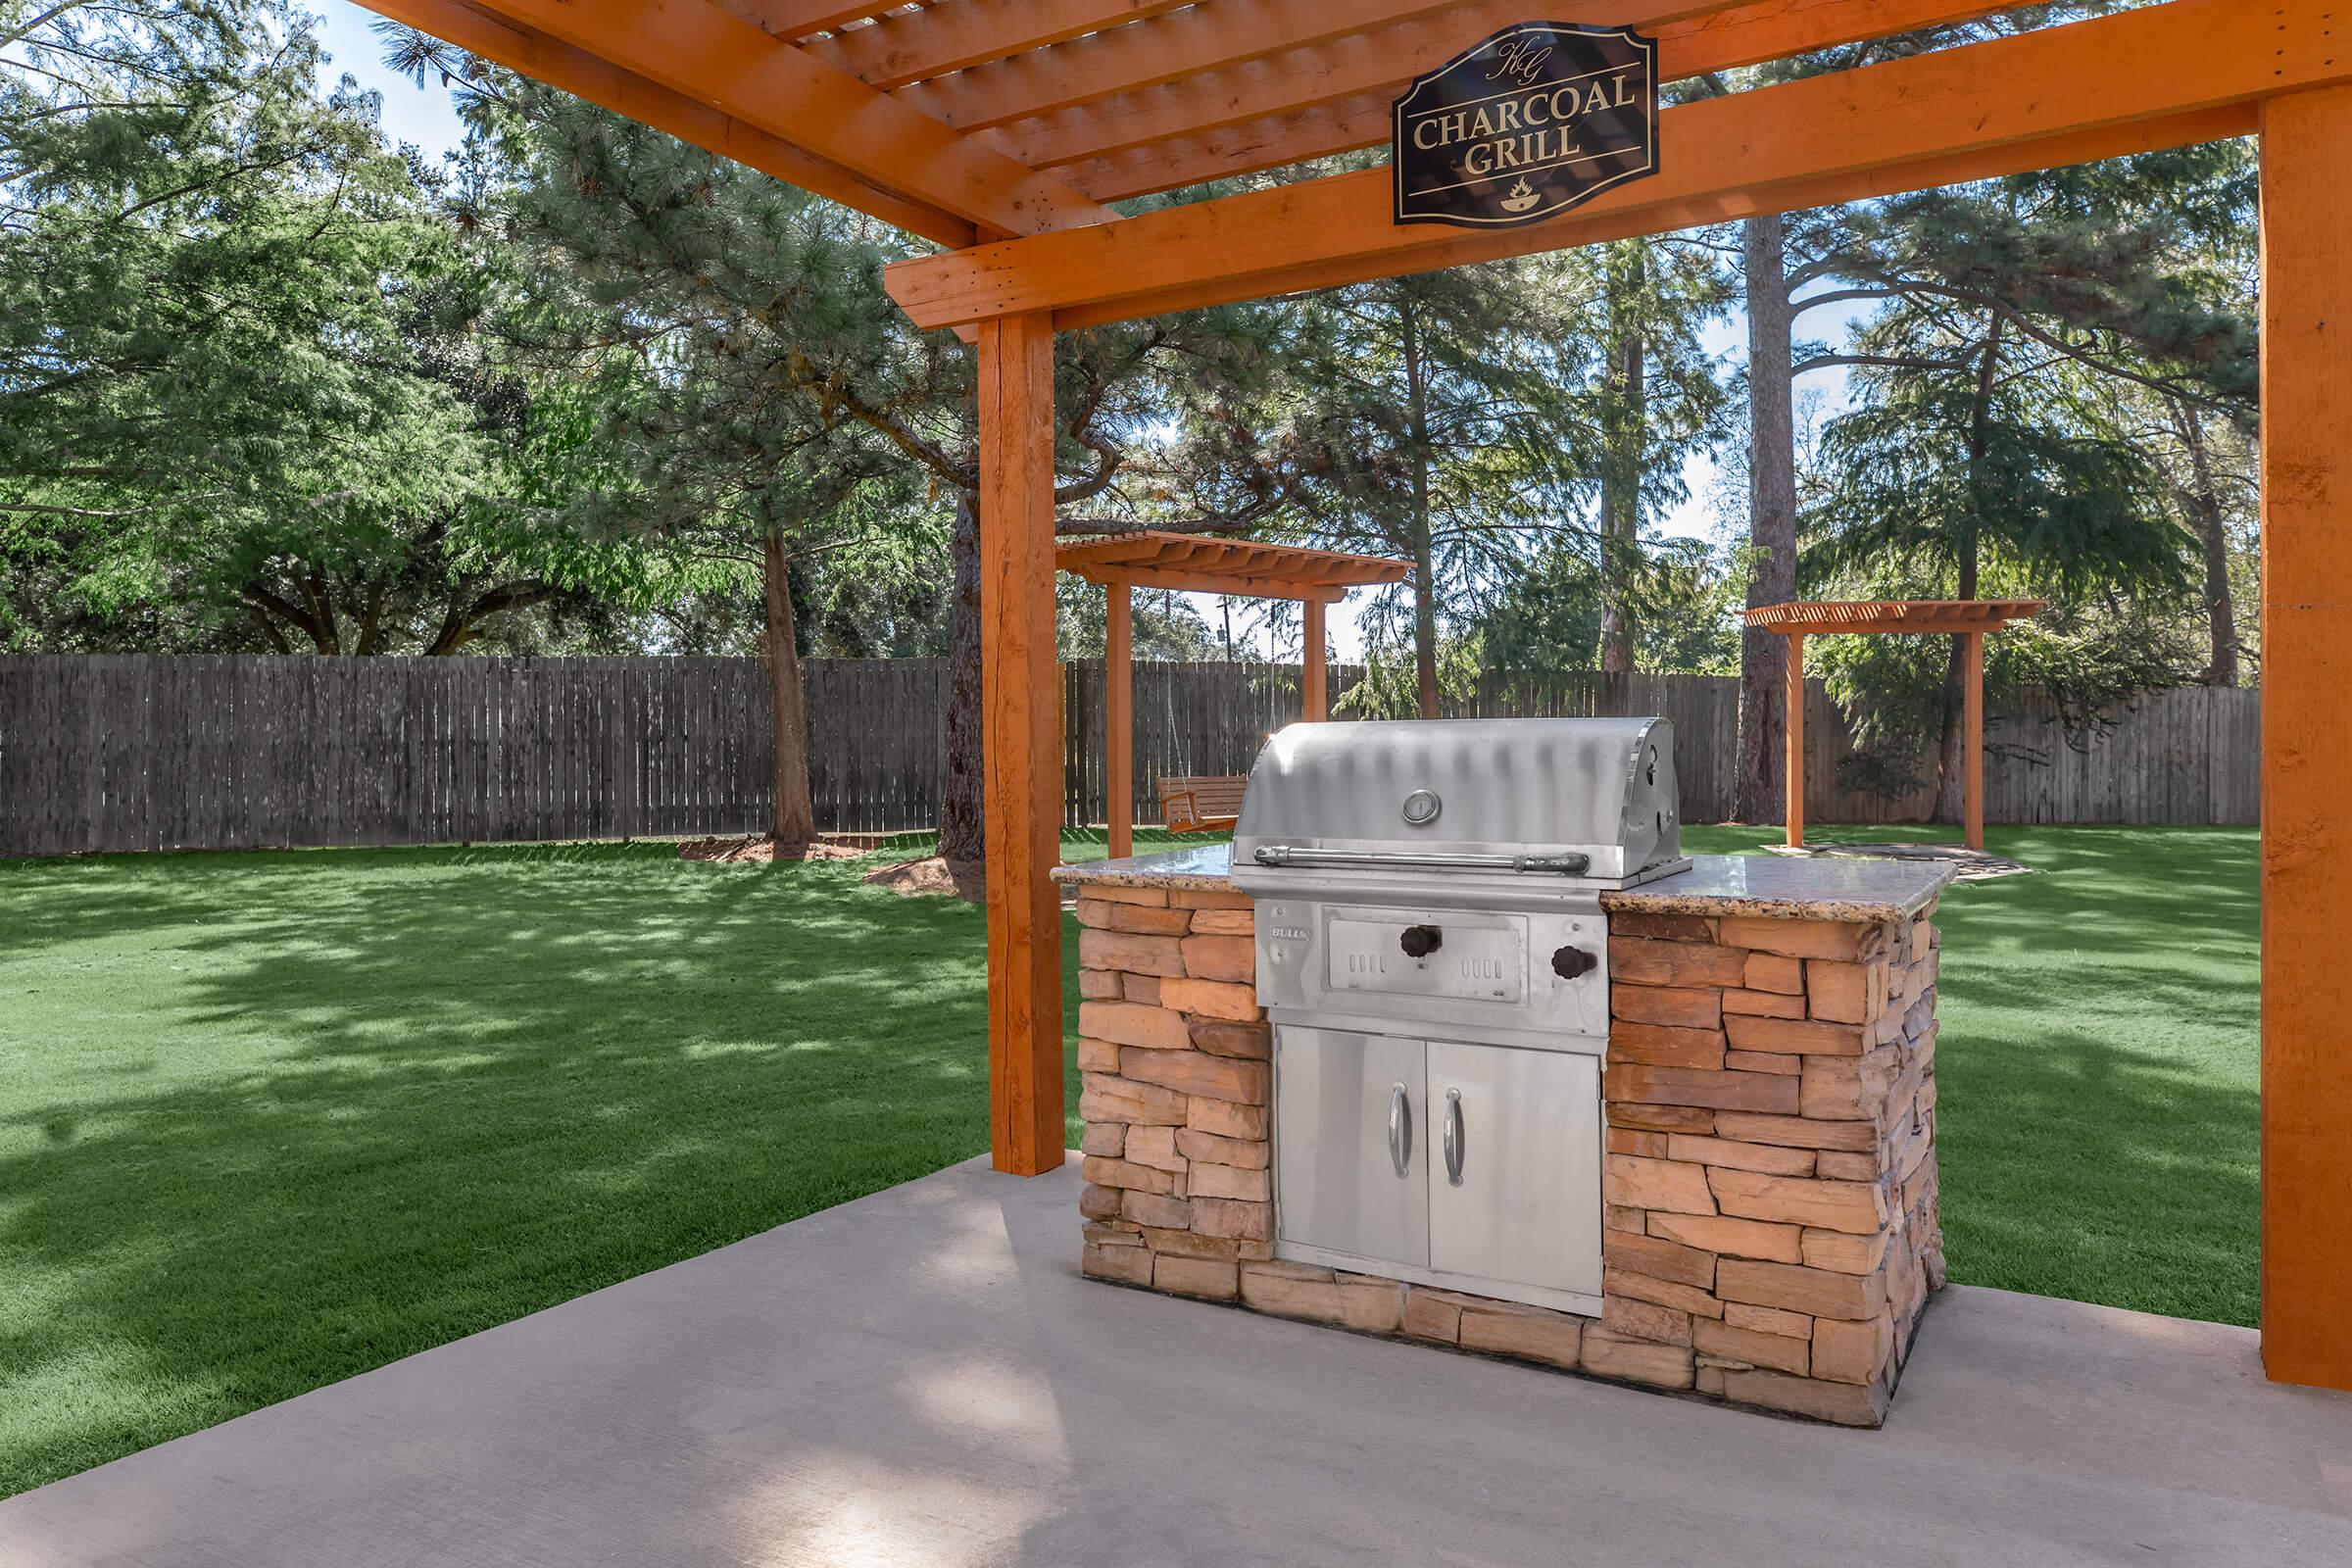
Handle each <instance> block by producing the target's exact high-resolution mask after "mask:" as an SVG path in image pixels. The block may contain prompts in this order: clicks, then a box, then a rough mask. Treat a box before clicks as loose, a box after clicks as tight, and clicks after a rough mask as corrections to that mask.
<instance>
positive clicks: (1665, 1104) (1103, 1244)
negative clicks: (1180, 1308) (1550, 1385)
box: [1078, 884, 1943, 1426]
mask: <svg viewBox="0 0 2352 1568" xmlns="http://www.w3.org/2000/svg"><path fill="white" fill-rule="evenodd" d="M1080 893H1081V897H1080V900H1079V904H1078V918H1079V921H1080V923H1081V925H1082V926H1083V927H1084V928H1085V929H1084V930H1083V931H1082V933H1081V934H1080V937H1079V963H1080V965H1081V970H1082V972H1081V974H1080V977H1079V984H1080V992H1081V995H1082V997H1083V999H1084V1000H1083V1001H1082V1002H1081V1004H1080V1006H1079V1014H1078V1028H1079V1034H1080V1036H1081V1038H1080V1041H1079V1047H1078V1050H1079V1066H1080V1069H1081V1071H1082V1073H1083V1075H1084V1077H1083V1083H1084V1093H1083V1095H1082V1097H1081V1100H1080V1113H1081V1114H1082V1115H1083V1116H1084V1118H1085V1121H1086V1136H1085V1144H1084V1150H1083V1153H1084V1161H1085V1163H1084V1174H1085V1178H1086V1185H1085V1187H1084V1189H1083V1193H1082V1196H1081V1198H1080V1200H1079V1207H1080V1209H1081V1211H1082V1212H1083V1214H1084V1216H1085V1222H1086V1223H1085V1247H1084V1252H1083V1263H1082V1266H1083V1267H1084V1269H1085V1272H1087V1273H1088V1274H1090V1275H1094V1276H1097V1277H1099V1278H1103V1279H1108V1280H1115V1281H1118V1282H1120V1283H1123V1284H1128V1285H1140V1286H1149V1287H1151V1288H1152V1289H1155V1290H1160V1291H1167V1292H1171V1293H1174V1294H1177V1295H1181V1296H1192V1297H1201V1298H1205V1299H1211V1300H1220V1301H1238V1302H1240V1303H1241V1304H1243V1305H1246V1306H1250V1307H1254V1308H1257V1309H1258V1310H1260V1311H1265V1312H1273V1313H1279V1314H1281V1315H1283V1316H1287V1317H1300V1318H1308V1319H1313V1320H1316V1321H1320V1322H1327V1323H1333V1324H1338V1325H1341V1326H1345V1327H1348V1328H1352V1329H1357V1330H1361V1331H1364V1332H1368V1333H1374V1334H1394V1335H1399V1336H1402V1337H1405V1338H1409V1339H1414V1340H1422V1341H1428V1342H1434V1343H1438V1344H1443V1345H1450V1346H1456V1347H1459V1348H1463V1349H1468V1350H1479V1351H1485V1352H1488V1353H1491V1354H1495V1355H1503V1356H1509V1357H1512V1358H1515V1359H1520V1360H1527V1361H1533V1362H1538V1363H1542V1364H1544V1365H1549V1366H1554V1367H1562V1368H1569V1369H1573V1370H1577V1371H1581V1372H1586V1373H1590V1374H1592V1375H1593V1376H1596V1377H1603V1378H1610V1379H1616V1380H1620V1381H1625V1382H1632V1383H1640V1384H1646V1385H1649V1386H1652V1387H1656V1388H1663V1389H1687V1390H1694V1391H1696V1392H1697V1393H1699V1394H1702V1395H1710V1396H1714V1397H1721V1398H1726V1399H1731V1400H1736V1401H1739V1402H1741V1403H1747V1404H1756V1405H1764V1406H1768V1407H1770V1408H1773V1409H1777V1410H1785V1411H1790V1412H1793V1413H1797V1414H1802V1415H1809V1416H1815V1417H1819V1418H1822V1419H1825V1420H1831V1421H1839V1422H1845V1423H1848V1424H1853V1425H1862V1426H1875V1425H1876V1424H1878V1422H1879V1421H1880V1419H1881V1418H1882V1417H1883V1416H1884V1415H1885V1413H1886V1409H1887V1399H1888V1397H1889V1396H1890V1395H1891V1393H1892V1391H1893V1388H1894V1383H1895V1379H1896V1377H1897V1376H1898V1375H1899V1373H1900V1371H1901V1367H1902V1361H1903V1357H1904V1355H1905V1354H1906V1353H1907V1352H1908V1349H1909V1347H1910V1343H1911V1332H1912V1330H1913V1328H1914V1327H1915V1326H1916V1324H1917V1322H1918V1319H1919V1313H1920V1310H1921V1308H1922V1306H1923V1305H1924V1304H1925V1303H1926V1300H1927V1298H1928V1295H1929V1293H1930V1292H1931V1291H1932V1290H1934V1289H1935V1288H1936V1287H1937V1286H1939V1285H1940V1284H1941V1283H1942V1277H1943V1256H1942V1233H1941V1230H1940V1229H1939V1226H1938V1222H1937V1216H1936V1157H1935V1110H1936V1077H1935V1047H1936V941H1937V938H1936V928H1935V926H1934V925H1933V924H1932V922H1931V920H1930V918H1929V915H1928V913H1926V912H1922V913H1921V914H1919V915H1918V916H1917V917H1916V918H1913V919H1910V920H1908V921H1902V922H1842V921H1826V920H1802V919H1760V918H1751V917H1745V916H1732V915H1724V916H1714V915H1698V914H1665V913H1654V912H1635V911H1612V912H1611V914H1610V918H1609V968H1610V980H1611V985H1610V1012H1611V1014H1612V1018H1613V1022H1612V1025H1611V1029H1610V1036H1609V1054H1608V1063H1607V1068H1606V1072H1605V1075H1604V1079H1603V1091H1602V1093H1603V1098H1604V1099H1605V1100H1606V1102H1607V1111H1606V1115H1607V1134H1606V1136H1607V1153H1606V1156H1605V1161H1604V1170H1603V1174H1602V1178H1601V1200H1602V1205H1603V1208H1602V1217H1603V1221H1604V1230H1603V1238H1604V1240H1603V1246H1602V1257H1603V1264H1604V1272H1603V1283H1602V1311H1601V1314H1600V1316H1599V1317H1598V1318H1597V1319H1593V1318H1585V1317H1580V1316H1575V1315H1572V1314H1568V1313H1563V1312H1553V1311H1547V1310H1544V1309H1543V1308H1540V1307H1532V1306H1523V1305H1520V1304H1518V1303H1515V1302H1510V1301H1499V1300H1494V1299H1487V1298H1484V1297H1477V1296H1468V1295H1464V1294H1462V1293H1460V1292H1456V1291H1446V1290H1438V1289H1434V1288H1431V1287H1428V1286H1421V1285H1408V1284H1405V1283H1403V1282H1400V1281H1397V1280H1391V1279H1384V1278H1379V1277H1375V1276H1371V1275H1359V1274H1348V1273H1346V1272H1339V1271H1334V1270H1331V1269H1327V1268H1316V1267H1310V1266H1306V1265H1303V1264H1297V1263H1290V1262H1284V1261H1279V1260H1276V1259H1275V1258H1274V1255H1273V1254H1274V1248H1273V1237H1274V1224H1273V1221H1274V1209H1273V1201H1272V1199H1273V1189H1272V1170H1271V1167H1272V1163H1273V1161H1272V1152H1273V1150H1272V1145H1271V1144H1270V1142H1269V1132H1270V1120H1271V1117H1270V1113H1269V1112H1270V1106H1269V1091H1270V1088H1271V1084H1270V1079H1271V1069H1270V1060H1269V1058H1270V1056H1271V1054H1272V1051H1271V1045H1272V1041H1271V1035H1270V1031H1269V1026H1268V1025H1267V1023H1266V1021H1265V1017H1264V1014H1263V1013H1262V1012H1261V1011H1260V1009H1259V1008H1258V1005H1257V1001H1256V994H1255V990H1254V986H1253V984H1252V977H1253V964H1254V950H1253V944H1252V937H1251V917H1250V902H1249V901H1248V900H1247V899H1245V898H1243V897H1242V896H1240V895H1239V894H1236V893H1232V892H1227V891H1220V890H1215V889H1202V888H1185V887H1164V888H1163V887H1151V886H1125V885H1106V884H1095V885H1087V886H1083V887H1082V888H1081V889H1080Z"/></svg>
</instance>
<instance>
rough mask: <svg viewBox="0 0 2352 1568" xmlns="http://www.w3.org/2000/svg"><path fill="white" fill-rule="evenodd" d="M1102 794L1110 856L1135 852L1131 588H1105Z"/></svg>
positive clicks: (1118, 584)
mask: <svg viewBox="0 0 2352 1568" xmlns="http://www.w3.org/2000/svg"><path fill="white" fill-rule="evenodd" d="M1103 594H1104V596H1105V598H1107V599H1108V601H1109V613H1108V615H1107V617H1106V618H1105V619H1104V622H1103V793H1104V794H1105V795H1107V796H1108V797H1109V802H1108V809H1109V819H1110V854H1111V858H1113V859H1116V858H1120V857H1122V856H1128V855H1133V854H1134V853H1135V640H1134V637H1133V635H1132V630H1133V622H1132V618H1131V610H1130V607H1129V604H1128V591H1127V585H1126V584H1125V583H1123V582H1114V583H1110V584H1108V585H1106V586H1105V587H1104V588H1103Z"/></svg>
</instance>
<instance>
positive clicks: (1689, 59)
mask: <svg viewBox="0 0 2352 1568" xmlns="http://www.w3.org/2000/svg"><path fill="white" fill-rule="evenodd" d="M1479 9H1480V10H1481V11H1482V13H1490V14H1491V15H1490V16H1489V17H1488V20H1489V21H1491V22H1492V23H1493V25H1491V26H1485V27H1480V28H1469V27H1467V26H1465V27H1464V28H1463V29H1462V30H1460V31H1456V30H1454V29H1453V28H1452V27H1451V26H1445V27H1440V26H1438V25H1433V24H1419V25H1407V26H1403V27H1394V28H1390V29H1388V31H1387V32H1386V33H1383V34H1382V35H1381V36H1380V39H1379V40H1377V41H1376V42H1374V43H1373V44H1372V46H1371V47H1369V48H1366V49H1350V50H1348V51H1346V52H1345V53H1344V54H1336V53H1335V56H1334V57H1331V58H1326V59H1324V60H1321V61H1319V62H1310V63H1306V64H1302V65H1301V66H1300V67H1299V69H1298V70H1293V71H1286V70H1284V69H1283V68H1284V66H1285V63H1286V62H1285V60H1283V59H1279V58H1278V59H1275V60H1269V61H1266V62H1263V63H1262V65H1261V66H1260V67H1259V68H1257V69H1254V70H1252V71H1249V72H1222V73H1217V74H1215V75H1212V76H1202V77H1199V78H1196V79H1194V80H1190V81H1186V82H1184V83H1182V84H1180V85H1171V86H1169V87H1167V88H1164V89H1161V90H1160V91H1158V92H1156V93H1153V94H1151V95H1146V96H1142V97H1139V98H1136V99H1133V100H1130V99H1127V98H1119V99H1112V100H1109V101H1106V102H1103V103H1101V104H1096V105H1093V106H1091V107H1090V109H1089V111H1088V113H1087V114H1086V116H1085V117H1083V118H1077V117H1070V118H1067V119H1064V120H1058V121H1055V122H1054V123H1053V124H1052V125H1050V126H1041V127H1040V129H1039V130H1038V131H1037V132H1036V133H1035V134H1030V133H1028V131H1027V127H1026V126H1025V125H1023V124H1014V125H1009V126H1006V127H1005V128H1004V129H1003V130H1002V131H1001V132H1000V133H999V145H1001V146H1002V147H1004V149H1005V151H1006V152H1008V153H1010V154H1012V156H1014V157H1016V158H1019V159H1020V160H1021V161H1022V162H1023V163H1027V164H1032V165H1035V166H1037V167H1039V168H1044V167H1047V166H1049V165H1052V166H1060V167H1056V168H1055V169H1054V172H1055V173H1056V174H1058V175H1060V176H1061V177H1062V178H1063V179H1066V180H1068V181H1069V182H1070V184H1072V185H1073V186H1075V187H1077V188H1078V189H1080V190H1083V191H1085V192H1086V193H1087V194H1088V195H1090V196H1093V197H1094V198H1096V199H1097V200H1098V201H1116V200H1119V199H1121V198H1124V197H1129V196H1141V195H1147V194H1149V193H1151V192H1153V191H1162V190H1175V189H1177V188H1179V187H1181V186H1185V185H1196V184H1200V183H1201V182H1202V181H1204V180H1211V179H1222V178H1228V177H1230V176H1232V175H1235V174H1243V173H1249V172H1252V171H1255V170H1261V169H1277V168H1280V167H1282V166H1283V165H1285V164H1296V163H1300V162H1303V161H1305V160H1307V159H1310V158H1323V157H1328V156H1330V155H1331V154H1333V153H1341V152H1348V151H1351V150H1353V149H1355V148H1358V147H1371V146H1376V145H1378V144H1380V143H1383V142H1385V141H1387V140H1388V139H1389V131H1390V125H1391V103H1392V101H1393V100H1394V99H1395V97H1396V96H1397V93H1398V92H1400V91H1402V90H1403V88H1404V86H1405V85H1406V84H1407V83H1409V82H1410V81H1411V80H1412V78H1413V77H1414V76H1416V75H1419V74H1420V73H1423V72H1425V71H1429V70H1431V69H1433V68H1434V67H1436V66H1439V65H1442V64H1444V63H1445V62H1446V60H1449V59H1451V58H1452V57H1453V56H1454V55H1455V54H1457V53H1459V52H1460V50H1461V48H1462V47H1463V42H1464V40H1465V39H1472V38H1477V37H1479V36H1482V35H1483V34H1484V33H1485V32H1491V31H1496V30H1499V29H1500V28H1501V27H1503V26H1506V25H1509V24H1510V23H1512V22H1515V21H1518V20H1521V18H1520V13H1521V12H1522V11H1523V10H1524V5H1523V4H1522V3H1521V0H1506V3H1504V4H1500V5H1495V6H1491V7H1482V8H1479ZM1555 9H1556V8H1555ZM1604 9H1605V8H1604ZM1690 9H1691V8H1690V7H1688V6H1659V5H1652V6H1650V7H1648V8H1647V9H1646V11H1643V10H1642V7H1641V6H1640V5H1639V4H1638V3H1637V0H1621V3H1620V4H1619V5H1618V6H1617V8H1616V11H1615V13H1613V17H1612V19H1613V20H1616V21H1624V22H1627V23H1628V25H1647V26H1654V27H1655V29H1656V34H1657V40H1658V74H1659V77H1660V79H1662V80H1667V81H1673V80H1679V79H1681V78H1684V77H1689V76H1700V75H1705V74H1707V73H1711V72H1719V71H1732V70H1736V69H1738V68H1740V67H1741V66H1751V65H1755V64H1758V63H1760V62H1762V61H1767V60H1778V59H1782V58H1784V57H1786V56H1789V55H1797V54H1804V53H1807V52H1808V51H1811V50H1815V49H1826V48H1830V47H1833V46H1835V45H1838V44H1844V43H1854V42H1859V41H1861V40H1864V39H1868V38H1879V37H1885V36H1887V35H1889V34H1892V33H1897V32H1907V31H1910V30H1913V29H1915V28H1919V27H1927V26H1935V25H1940V24H1944V23H1951V22H1961V21H1967V20H1970V19H1972V18H1976V17H1981V16H1984V15H1985V14H1986V13H1988V12H1992V11H1997V10H1999V9H2001V7H2000V5H1999V4H1998V3H1997V0H1994V3H1987V0H1762V3H1759V4H1753V5H1744V6H1738V7H1735V8H1733V9H1731V10H1728V11H1714V12H1711V13H1710V14H1708V15H1705V16H1696V17H1691V16H1685V17H1683V18H1681V20H1679V21H1667V22H1663V23H1660V22H1658V21H1657V20H1656V19H1657V18H1659V17H1664V16H1672V15H1674V14H1676V13H1678V12H1685V11H1688V10H1690ZM1637 11H1639V12H1642V14H1641V15H1638V16H1631V17H1628V16H1627V15H1625V13H1629V12H1637ZM1495 19H1499V20H1495Z"/></svg>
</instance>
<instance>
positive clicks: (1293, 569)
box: [1054, 528, 1413, 858]
mask: <svg viewBox="0 0 2352 1568" xmlns="http://www.w3.org/2000/svg"><path fill="white" fill-rule="evenodd" d="M1054 565H1055V566H1057V567H1058V568H1060V569H1061V570H1063V571H1067V572H1074V573H1076V574H1077V575H1078V576H1081V577H1084V578H1085V579H1086V580H1087V581H1088V582H1093V583H1101V584H1102V585H1103V588H1104V590H1105V591H1106V594H1105V597H1106V598H1107V600H1108V606H1107V609H1108V613H1107V616H1106V618H1105V621H1104V625H1103V728H1104V730H1105V732H1106V740H1105V744H1104V756H1103V788H1104V791H1105V793H1106V794H1107V795H1108V796H1109V809H1110V824H1109V825H1110V853H1111V855H1112V856H1113V857H1114V858H1115V857H1118V856H1123V855H1132V854H1134V853H1135V643H1134V640H1133V637H1132V636H1131V632H1132V629H1133V621H1132V618H1131V617H1132V615H1133V605H1132V602H1131V597H1132V596H1131V591H1132V590H1134V589H1137V588H1174V589H1177V590H1180V591H1182V592H1185V593H1201V594H1232V595H1234V596H1236V597H1237V598H1243V599H1296V600H1298V601H1299V607H1300V609H1301V610H1302V611H1303V612H1304V618H1305V621H1306V639H1305V642H1304V644H1303V645H1302V647H1301V652H1300V655H1299V710H1300V712H1301V714H1302V715H1303V716H1304V717H1305V718H1307V719H1310V720H1318V721H1319V720H1322V719H1326V718H1329V717H1330V716H1331V700H1330V693H1329V690H1328V688H1327V686H1326V677H1327V675H1328V674H1329V671H1328V670H1327V669H1326V668H1325V665H1324V661H1323V647H1324V638H1323V607H1324V606H1325V605H1328V604H1332V603H1334V602H1336V601H1338V600H1341V599H1344V598H1346V597H1347V596H1348V589H1350V588H1356V587H1374V586H1378V585H1381V584H1385V583H1392V582H1402V581H1403V580H1404V579H1405V578H1406V577H1408V576H1410V575H1411V574H1412V569H1413V564H1412V563H1411V562H1409V561H1391V560H1388V559H1386V558H1384V557H1380V556H1351V555H1348V554H1347V553H1345V552H1343V551H1338V550H1305V549H1300V548H1299V547H1297V546H1293V545H1269V544H1259V543H1257V542H1256V541H1254V540H1250V539H1225V538H1218V537H1215V536H1212V535H1207V534H1197V533H1164V532H1159V531H1156V530H1152V529H1148V528H1139V529H1136V530H1134V531H1133V532H1129V533H1119V534H1111V535H1107V536H1105V537H1103V538H1099V539H1077V540H1073V541H1071V542H1069V543H1066V544H1064V545H1062V546H1060V547H1059V548H1058V549H1056V550H1055V551H1054Z"/></svg>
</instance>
